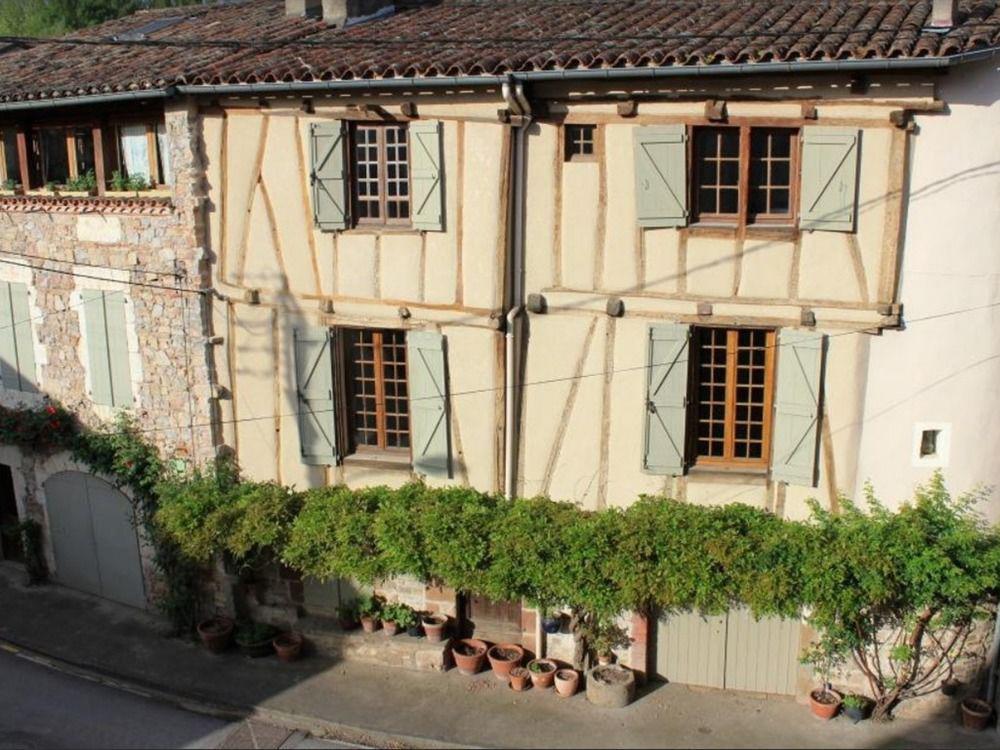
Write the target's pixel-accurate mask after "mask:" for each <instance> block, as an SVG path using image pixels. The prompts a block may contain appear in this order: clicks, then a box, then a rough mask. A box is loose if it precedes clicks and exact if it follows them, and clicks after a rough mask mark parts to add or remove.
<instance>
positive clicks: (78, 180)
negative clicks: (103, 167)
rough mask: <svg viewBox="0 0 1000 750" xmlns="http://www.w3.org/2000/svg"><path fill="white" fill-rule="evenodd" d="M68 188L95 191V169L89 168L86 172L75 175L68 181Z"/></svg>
mask: <svg viewBox="0 0 1000 750" xmlns="http://www.w3.org/2000/svg"><path fill="white" fill-rule="evenodd" d="M66 189H67V190H74V191H80V192H93V191H94V190H96V189H97V176H96V175H95V174H94V170H93V169H88V170H87V171H86V172H85V173H84V174H81V175H77V176H76V177H73V178H72V179H70V180H69V181H68V182H67V183H66Z"/></svg>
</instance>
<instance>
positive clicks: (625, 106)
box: [618, 99, 639, 117]
mask: <svg viewBox="0 0 1000 750" xmlns="http://www.w3.org/2000/svg"><path fill="white" fill-rule="evenodd" d="M638 114H639V102H637V101H636V100H635V99H626V100H625V101H623V102H618V116H619V117H635V116H636V115H638Z"/></svg>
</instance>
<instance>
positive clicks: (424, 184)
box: [410, 120, 444, 232]
mask: <svg viewBox="0 0 1000 750" xmlns="http://www.w3.org/2000/svg"><path fill="white" fill-rule="evenodd" d="M442 156H443V154H442V143H441V123H440V122H437V121H435V120H421V121H419V122H411V123H410V165H411V168H412V188H413V211H412V214H413V227H414V228H415V229H423V230H427V231H434V232H440V231H441V230H442V229H443V228H444V169H443V168H442V164H443V162H442Z"/></svg>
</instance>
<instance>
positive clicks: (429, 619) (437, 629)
mask: <svg viewBox="0 0 1000 750" xmlns="http://www.w3.org/2000/svg"><path fill="white" fill-rule="evenodd" d="M422 624H423V626H424V633H425V634H426V635H427V640H428V641H430V642H431V643H441V641H443V640H444V631H445V628H447V627H448V617H447V615H438V614H435V615H424V616H423V618H422Z"/></svg>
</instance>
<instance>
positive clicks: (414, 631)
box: [406, 610, 424, 638]
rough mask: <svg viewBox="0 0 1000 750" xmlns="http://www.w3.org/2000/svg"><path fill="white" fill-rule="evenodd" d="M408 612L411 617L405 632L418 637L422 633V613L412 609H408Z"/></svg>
mask: <svg viewBox="0 0 1000 750" xmlns="http://www.w3.org/2000/svg"><path fill="white" fill-rule="evenodd" d="M410 613H411V614H412V615H413V617H412V618H411V620H410V623H409V625H407V626H406V634H407V635H408V636H410V638H420V637H421V636H422V635H423V634H424V625H423V622H424V613H423V612H416V611H414V610H410Z"/></svg>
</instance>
